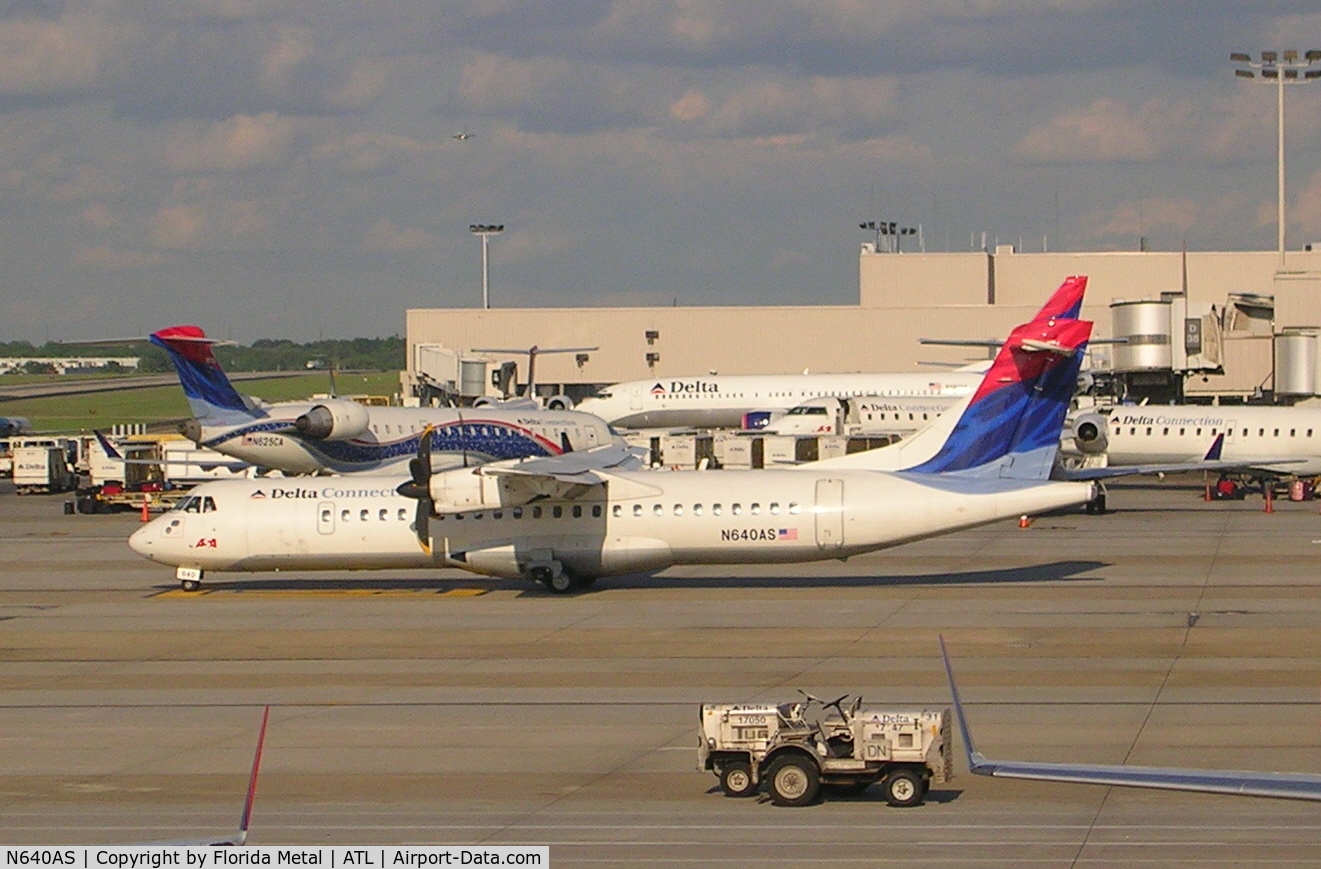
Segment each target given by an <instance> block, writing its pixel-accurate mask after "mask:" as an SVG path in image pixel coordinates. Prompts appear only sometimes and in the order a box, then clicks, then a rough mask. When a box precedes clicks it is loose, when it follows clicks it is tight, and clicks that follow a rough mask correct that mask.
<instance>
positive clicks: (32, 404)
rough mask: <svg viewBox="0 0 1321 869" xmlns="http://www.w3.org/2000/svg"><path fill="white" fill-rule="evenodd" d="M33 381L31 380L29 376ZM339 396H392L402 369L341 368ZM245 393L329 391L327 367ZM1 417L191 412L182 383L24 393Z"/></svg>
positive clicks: (161, 417) (44, 425) (39, 419)
mask: <svg viewBox="0 0 1321 869" xmlns="http://www.w3.org/2000/svg"><path fill="white" fill-rule="evenodd" d="M28 382H31V381H28ZM335 385H336V388H337V391H338V393H339V394H340V395H359V394H366V395H393V394H394V393H396V392H398V391H399V373H398V372H396V371H375V372H367V373H365V374H346V373H341V374H338V375H336V377H335ZM235 388H236V389H237V390H238V391H239V392H241V393H243V394H244V395H255V396H257V397H259V398H261V399H262V400H264V401H272V402H274V401H298V400H301V399H306V398H309V397H311V396H312V395H313V394H315V393H324V392H328V391H329V389H330V383H329V381H328V380H327V378H326V374H325V372H317V373H313V374H308V375H306V376H303V377H277V378H271V379H269V380H246V381H242V382H240V383H236V384H235ZM0 416H25V417H27V418H28V419H30V420H32V427H33V429H35V430H36V431H71V432H72V431H90V430H91V429H104V428H110V427H111V426H113V425H122V424H128V423H146V424H147V425H149V426H150V425H153V424H156V423H163V422H170V421H173V420H178V419H185V418H187V417H190V416H192V412H191V411H190V410H189V409H188V401H187V400H186V399H185V398H184V396H183V390H181V389H180V388H179V387H178V386H159V387H148V388H146V389H117V390H114V391H110V392H95V393H91V394H88V395H64V396H55V397H52V398H26V399H21V400H18V401H6V402H3V403H0Z"/></svg>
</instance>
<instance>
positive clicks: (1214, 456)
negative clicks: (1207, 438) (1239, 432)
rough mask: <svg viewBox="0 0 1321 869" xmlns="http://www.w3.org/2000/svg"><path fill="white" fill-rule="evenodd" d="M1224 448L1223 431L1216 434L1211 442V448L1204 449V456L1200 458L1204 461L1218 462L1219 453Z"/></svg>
mask: <svg viewBox="0 0 1321 869" xmlns="http://www.w3.org/2000/svg"><path fill="white" fill-rule="evenodd" d="M1224 449H1225V433H1224V432H1221V433H1220V434H1218V435H1216V439H1215V440H1213V441H1212V442H1211V449H1209V450H1207V451H1206V456H1205V457H1204V458H1203V459H1202V461H1204V462H1218V461H1220V455H1221V453H1222V452H1224Z"/></svg>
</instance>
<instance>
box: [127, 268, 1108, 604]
mask: <svg viewBox="0 0 1321 869" xmlns="http://www.w3.org/2000/svg"><path fill="white" fill-rule="evenodd" d="M1084 282H1085V279H1084ZM1078 290H1079V292H1080V291H1081V288H1080V287H1079V288H1078ZM1091 328H1092V324H1091V323H1090V322H1088V321H1083V320H1075V319H1067V318H1055V317H1053V316H1049V317H1046V318H1040V319H1036V320H1034V321H1033V322H1031V323H1027V324H1024V325H1022V326H1019V327H1017V328H1016V329H1015V330H1014V331H1013V333H1012V334H1011V335H1010V336H1009V338H1008V340H1007V341H1006V342H1005V344H1004V346H1003V347H1002V348H1001V350H1000V353H999V354H998V356H997V357H996V359H995V361H994V362H993V363H992V365H991V367H990V368H989V369H988V371H987V373H986V374H985V375H984V376H983V378H982V381H981V384H980V385H979V387H978V388H977V390H976V391H975V392H973V393H970V394H969V395H968V396H966V397H965V398H964V400H963V402H962V406H961V407H960V408H958V409H957V410H951V411H950V412H947V413H946V414H944V415H942V416H941V417H940V419H939V420H937V421H936V422H935V423H934V424H933V425H931V426H930V427H928V428H926V429H924V430H923V431H922V432H920V433H918V434H917V435H915V436H914V437H912V438H910V439H908V440H906V441H902V442H900V443H899V444H896V445H893V446H890V447H886V448H885V449H880V450H872V451H869V452H863V453H855V454H853V455H849V456H841V457H838V458H834V459H829V460H826V461H821V462H816V463H812V464H807V465H799V466H796V467H793V468H786V469H776V470H760V471H754V472H748V473H735V472H718V471H717V472H713V471H633V470H630V469H628V468H630V464H629V462H630V460H631V459H634V458H635V456H634V455H633V451H632V450H630V449H628V448H625V447H620V446H615V445H611V446H605V447H597V448H595V449H593V450H585V451H582V452H578V453H573V454H570V455H568V456H561V457H558V458H555V459H526V460H521V461H507V462H496V463H491V464H487V465H482V466H479V467H477V468H475V469H460V470H450V471H443V472H437V471H436V470H435V468H434V467H433V466H432V459H431V455H430V448H429V444H430V443H431V440H430V439H429V438H422V439H421V441H420V445H419V448H418V455H417V460H416V461H415V462H412V463H410V471H411V476H412V478H411V479H410V480H408V481H405V482H404V483H403V484H402V485H401V484H399V482H398V478H397V477H392V476H384V475H372V476H360V477H352V478H342V479H336V480H324V481H322V480H318V481H314V482H303V481H296V482H292V483H288V482H285V481H280V482H272V481H260V480H258V481H221V482H215V483H206V484H203V485H201V486H199V487H197V488H196V489H193V490H192V493H191V494H190V496H189V497H187V498H185V499H184V500H183V501H182V502H180V504H179V505H178V507H177V508H176V509H175V510H173V511H171V512H169V513H166V514H164V515H163V516H161V517H158V518H157V519H155V520H153V521H152V522H149V523H148V524H146V525H143V526H142V527H141V528H140V529H139V530H138V531H137V532H136V533H134V534H133V536H132V537H131V538H130V539H129V546H130V547H131V548H132V549H133V550H134V551H135V552H137V553H139V554H140V555H143V556H144V557H146V558H149V559H151V560H153V561H158V562H161V563H164V564H170V565H174V566H175V567H176V574H175V575H176V578H177V579H178V580H179V581H180V584H181V586H182V587H183V588H184V589H185V590H189V591H195V590H197V589H198V588H200V585H201V581H202V578H203V574H204V572H206V571H260V570H277V569H278V570H315V569H348V570H354V569H373V568H428V567H431V568H434V567H455V568H459V569H462V570H467V571H470V572H473V573H478V574H484V575H490V576H499V577H510V578H526V579H529V580H532V581H534V582H539V583H541V584H542V585H544V586H545V587H546V588H547V589H548V590H549V591H551V592H554V593H557V594H563V593H567V592H570V591H573V590H576V589H582V588H587V587H589V586H590V585H591V584H592V583H593V582H594V581H595V580H596V579H597V578H598V577H602V576H611V575H618V574H625V573H638V572H645V571H656V570H663V569H665V568H667V567H670V566H673V565H683V564H750V563H775V564H780V563H790V562H807V561H817V560H823V559H841V560H842V559H847V558H849V557H851V556H853V555H860V554H863V553H867V552H872V551H875V550H879V549H884V548H887V547H891V546H896V545H899V544H902V543H907V542H910V541H914V540H921V539H924V538H928V537H934V536H937V535H941V534H947V533H951V532H954V531H960V530H963V529H966V528H972V527H976V526H979V525H984V524H987V523H990V522H995V521H998V520H1000V519H1004V518H1008V517H1017V516H1020V515H1022V514H1025V513H1040V512H1044V511H1049V510H1055V509H1060V508H1064V507H1070V506H1075V505H1079V504H1084V503H1086V502H1087V501H1089V500H1090V499H1091V498H1092V497H1093V496H1094V494H1095V491H1096V488H1095V484H1094V483H1091V482H1082V483H1079V482H1056V481H1051V480H1049V475H1050V471H1051V467H1052V465H1053V461H1054V457H1055V454H1056V452H1057V451H1058V448H1059V437H1060V431H1061V429H1062V427H1063V424H1064V415H1065V413H1066V411H1067V409H1068V405H1069V400H1070V398H1071V397H1072V395H1073V390H1074V384H1075V383H1076V380H1077V373H1078V367H1079V365H1080V364H1081V359H1082V356H1081V351H1082V350H1083V349H1084V348H1085V345H1086V342H1087V338H1088V336H1089V335H1090V334H1091ZM413 502H415V506H414V509H412V510H410V509H409V505H410V503H413ZM410 514H411V517H410ZM410 518H412V521H411V522H410V521H409V520H410Z"/></svg>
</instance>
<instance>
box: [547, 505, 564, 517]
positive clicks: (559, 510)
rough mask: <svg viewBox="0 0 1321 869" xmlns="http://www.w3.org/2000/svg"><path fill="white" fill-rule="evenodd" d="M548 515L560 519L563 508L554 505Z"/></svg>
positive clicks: (562, 514)
mask: <svg viewBox="0 0 1321 869" xmlns="http://www.w3.org/2000/svg"><path fill="white" fill-rule="evenodd" d="M550 515H551V516H553V517H555V518H556V519H560V518H562V517H563V516H564V508H563V507H561V506H560V505H559V504H556V505H555V506H554V507H551V508H550Z"/></svg>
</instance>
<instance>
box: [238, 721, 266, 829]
mask: <svg viewBox="0 0 1321 869" xmlns="http://www.w3.org/2000/svg"><path fill="white" fill-rule="evenodd" d="M270 717H271V707H270V706H269V705H268V706H267V707H266V710H265V711H264V712H262V715H261V730H260V731H259V732H258V733H257V752H256V754H254V755H253V757H252V773H251V774H250V775H249V776H248V795H247V797H245V798H244V800H243V816H242V817H241V818H239V834H238V837H237V838H236V839H235V841H234V844H236V845H242V844H243V843H244V842H246V841H247V840H248V821H250V820H251V819H252V803H253V801H254V800H255V799H256V798H257V770H258V769H260V767H261V750H262V748H263V747H264V746H265V744H266V722H267V721H269V720H270Z"/></svg>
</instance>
